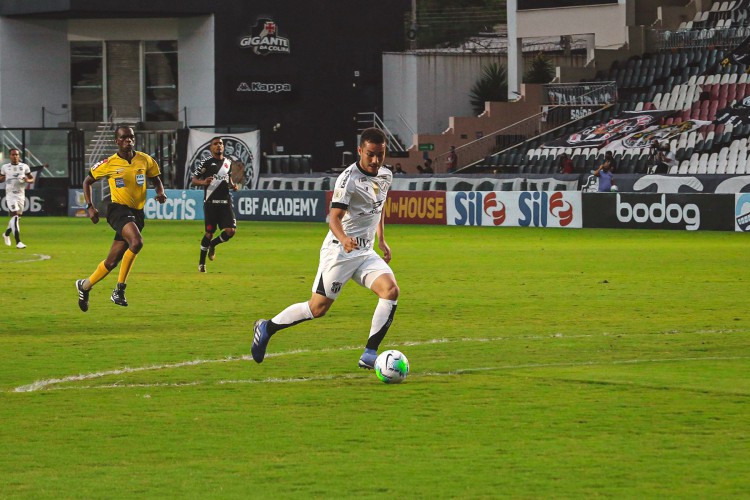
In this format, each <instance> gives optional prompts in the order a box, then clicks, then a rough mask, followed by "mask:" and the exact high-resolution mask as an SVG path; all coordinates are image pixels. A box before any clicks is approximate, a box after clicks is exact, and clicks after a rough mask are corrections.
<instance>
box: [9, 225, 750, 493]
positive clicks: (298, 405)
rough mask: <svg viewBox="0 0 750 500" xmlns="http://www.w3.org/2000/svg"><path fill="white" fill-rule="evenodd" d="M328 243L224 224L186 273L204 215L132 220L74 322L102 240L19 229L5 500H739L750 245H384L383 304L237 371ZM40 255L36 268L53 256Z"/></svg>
mask: <svg viewBox="0 0 750 500" xmlns="http://www.w3.org/2000/svg"><path fill="white" fill-rule="evenodd" d="M326 230H327V229H326V226H325V225H324V224H302V223H248V222H244V223H240V226H239V228H238V232H237V236H236V237H235V238H234V239H233V240H231V241H230V242H229V243H227V244H225V245H222V246H220V247H218V251H217V260H216V261H215V262H209V266H208V271H209V272H208V273H206V274H199V273H198V272H197V259H198V246H199V242H200V238H201V235H202V231H203V226H202V223H201V222H167V221H149V222H148V223H147V226H146V230H145V232H144V237H145V246H144V249H143V251H142V252H141V254H140V255H139V257H138V259H137V260H136V263H135V267H134V270H133V273H132V274H131V277H130V279H129V285H128V291H127V296H128V300H129V302H130V306H129V307H127V308H122V307H118V306H116V305H114V304H112V303H111V302H110V300H109V294H110V293H111V290H112V287H113V286H114V283H115V281H116V273H112V274H111V275H110V276H108V277H107V278H106V279H105V280H104V281H103V282H101V283H99V284H98V285H97V286H96V287H95V288H94V290H93V291H92V293H91V304H90V309H89V312H88V313H82V312H80V311H79V310H78V306H77V302H76V301H77V297H76V293H75V289H74V281H75V279H77V278H81V277H86V276H88V275H89V274H90V273H91V272H92V271H93V269H94V268H95V267H96V265H97V264H98V262H100V261H101V260H102V259H103V257H104V255H105V254H106V252H107V250H108V248H109V245H110V242H111V238H112V232H111V230H110V229H109V228H108V227H107V226H106V223H100V224H98V225H96V226H94V225H92V224H91V223H90V222H88V220H85V219H68V218H31V217H25V218H24V219H23V221H22V231H23V236H24V242H25V243H26V244H27V245H28V248H27V249H25V250H16V249H15V248H8V247H5V246H2V245H0V271H1V272H2V285H0V286H1V288H0V301H1V303H2V308H1V309H2V314H3V317H2V320H0V448H1V449H2V450H3V453H1V454H0V478H1V479H0V497H1V498H27V497H29V498H153V497H180V498H248V497H257V498H261V497H265V498H284V497H286V498H293V497H297V498H308V497H333V498H346V497H382V496H395V495H398V496H401V497H406V498H496V497H512V498H544V497H567V498H582V497H590V496H600V497H620V498H642V497H680V498H733V497H744V496H747V494H748V493H747V492H748V491H750V480H749V479H748V477H750V476H748V473H747V471H748V469H750V438H749V436H750V418H749V417H748V415H750V406H749V404H748V403H750V378H748V376H747V374H748V372H749V370H750V314H748V296H750V294H749V293H748V292H750V290H749V286H748V285H749V283H748V272H747V255H748V245H749V243H748V240H747V235H744V234H735V233H717V232H697V233H688V232H667V231H624V230H623V231H609V230H554V229H529V228H505V229H495V228H473V227H432V226H396V225H391V226H388V227H387V228H386V234H387V236H388V241H389V243H390V245H391V247H392V249H393V253H394V260H393V261H392V263H391V265H392V267H393V269H394V271H395V273H396V277H397V280H398V282H399V286H400V288H401V297H400V299H399V306H398V311H397V313H396V318H395V321H394V324H393V326H392V327H391V330H390V332H389V333H388V336H387V337H386V339H385V342H384V345H383V346H382V347H381V348H383V349H384V348H395V349H399V350H402V351H403V352H405V353H406V355H407V356H408V357H409V360H410V362H411V370H412V372H411V374H410V376H409V378H408V379H407V381H406V382H405V383H404V384H401V385H397V386H388V385H385V384H382V383H380V382H379V381H378V380H377V378H376V377H375V375H374V374H373V373H372V372H369V373H368V372H364V371H362V370H359V369H357V368H356V364H357V359H358V358H359V355H360V352H361V350H362V347H363V344H364V343H365V341H366V337H367V332H368V330H369V322H370V318H371V316H372V311H373V309H374V307H375V303H376V299H375V297H374V295H373V294H372V293H371V292H369V291H367V290H364V289H362V288H360V287H358V286H357V285H355V284H353V283H350V284H348V285H347V286H346V289H345V290H344V293H342V295H341V297H340V298H339V300H337V301H336V304H334V306H333V308H332V309H331V311H330V312H329V314H328V315H327V316H326V317H325V318H322V319H319V320H315V321H311V322H306V323H303V324H300V325H298V326H296V327H294V328H292V329H289V330H286V331H282V332H280V333H279V334H278V335H276V336H275V337H274V338H273V340H272V341H271V344H270V346H269V355H268V357H267V358H266V361H264V363H263V364H262V365H256V364H255V363H254V362H252V361H248V356H249V352H250V342H251V329H252V324H253V321H254V320H255V319H257V318H259V317H265V318H268V317H272V316H273V315H275V314H276V313H277V312H278V311H280V310H281V309H282V308H284V307H286V306H287V305H289V304H291V303H293V302H300V301H303V300H307V298H308V297H309V294H310V287H311V285H312V279H313V277H314V275H315V271H316V267H317V256H318V249H319V246H320V243H321V242H322V240H323V237H324V236H325V233H326ZM43 256H49V258H48V259H46V258H44V257H43Z"/></svg>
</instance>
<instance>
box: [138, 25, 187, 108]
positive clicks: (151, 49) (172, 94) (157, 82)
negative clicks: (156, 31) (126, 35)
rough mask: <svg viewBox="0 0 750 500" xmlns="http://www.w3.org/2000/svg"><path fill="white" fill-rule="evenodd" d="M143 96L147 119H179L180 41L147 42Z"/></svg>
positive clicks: (145, 47)
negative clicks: (178, 65)
mask: <svg viewBox="0 0 750 500" xmlns="http://www.w3.org/2000/svg"><path fill="white" fill-rule="evenodd" d="M143 53H144V69H145V71H144V75H145V80H146V81H145V86H144V91H145V92H144V94H145V95H144V99H145V108H146V113H145V114H146V116H145V119H146V120H147V121H177V117H178V114H179V110H178V100H177V42H176V41H172V40H167V41H157V42H145V46H144V51H143Z"/></svg>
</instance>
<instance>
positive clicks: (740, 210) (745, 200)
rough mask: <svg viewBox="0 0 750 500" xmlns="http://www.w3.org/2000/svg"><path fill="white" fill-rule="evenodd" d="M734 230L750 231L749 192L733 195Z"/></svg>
mask: <svg viewBox="0 0 750 500" xmlns="http://www.w3.org/2000/svg"><path fill="white" fill-rule="evenodd" d="M734 230H735V231H742V232H745V233H747V232H750V193H742V194H736V195H735V201H734Z"/></svg>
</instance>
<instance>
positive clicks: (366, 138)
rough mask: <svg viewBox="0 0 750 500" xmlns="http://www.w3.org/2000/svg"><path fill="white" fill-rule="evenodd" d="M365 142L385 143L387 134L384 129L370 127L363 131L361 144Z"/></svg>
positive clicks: (360, 139)
mask: <svg viewBox="0 0 750 500" xmlns="http://www.w3.org/2000/svg"><path fill="white" fill-rule="evenodd" d="M365 142H369V143H371V144H385V134H384V133H383V131H382V130H380V129H378V128H375V127H370V128H366V129H364V130H363V131H362V135H361V136H360V138H359V145H360V146H362V145H364V143H365Z"/></svg>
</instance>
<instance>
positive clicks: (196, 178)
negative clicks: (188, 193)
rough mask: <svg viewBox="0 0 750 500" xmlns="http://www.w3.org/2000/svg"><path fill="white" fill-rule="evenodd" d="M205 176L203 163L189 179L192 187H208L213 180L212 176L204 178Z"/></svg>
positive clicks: (204, 164)
mask: <svg viewBox="0 0 750 500" xmlns="http://www.w3.org/2000/svg"><path fill="white" fill-rule="evenodd" d="M205 175H206V162H205V161H204V162H203V163H201V164H200V165H198V168H196V169H195V170H193V176H192V177H191V178H190V182H192V183H193V185H194V186H208V185H209V184H211V182H212V181H213V180H214V178H213V176H212V175H211V176H208V177H204V176H205Z"/></svg>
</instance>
